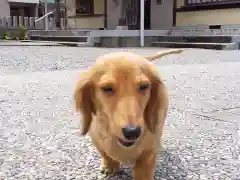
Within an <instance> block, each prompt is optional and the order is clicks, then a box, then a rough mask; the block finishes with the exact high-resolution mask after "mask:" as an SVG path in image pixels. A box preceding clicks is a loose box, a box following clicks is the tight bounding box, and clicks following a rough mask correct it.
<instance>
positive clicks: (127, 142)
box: [118, 139, 136, 147]
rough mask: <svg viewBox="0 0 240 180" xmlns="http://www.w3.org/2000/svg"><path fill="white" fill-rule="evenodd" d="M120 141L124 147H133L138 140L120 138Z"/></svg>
mask: <svg viewBox="0 0 240 180" xmlns="http://www.w3.org/2000/svg"><path fill="white" fill-rule="evenodd" d="M118 143H119V144H121V145H122V146H124V147H132V146H134V145H135V143H136V141H123V140H121V139H118Z"/></svg>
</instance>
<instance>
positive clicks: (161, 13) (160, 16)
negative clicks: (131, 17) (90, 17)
mask: <svg viewBox="0 0 240 180" xmlns="http://www.w3.org/2000/svg"><path fill="white" fill-rule="evenodd" d="M119 14H120V6H119V5H117V4H116V3H115V1H113V0H108V4H107V28H108V29H115V28H116V27H117V25H118V18H119ZM172 23H173V0H162V3H161V4H157V3H156V0H152V1H151V29H161V28H170V27H172Z"/></svg>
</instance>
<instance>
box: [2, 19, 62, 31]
mask: <svg viewBox="0 0 240 180" xmlns="http://www.w3.org/2000/svg"><path fill="white" fill-rule="evenodd" d="M37 18H38V17H22V16H8V17H5V16H4V17H3V16H0V28H6V29H16V28H19V27H20V26H24V27H25V28H26V29H30V30H34V29H39V30H42V29H44V28H45V20H44V19H41V20H40V21H38V22H35V20H36V19H37ZM48 22H49V23H48V29H49V30H51V29H57V27H56V20H55V19H54V18H48ZM65 22H66V19H64V18H61V23H60V28H61V29H65V27H66V26H65V24H66V23H65Z"/></svg>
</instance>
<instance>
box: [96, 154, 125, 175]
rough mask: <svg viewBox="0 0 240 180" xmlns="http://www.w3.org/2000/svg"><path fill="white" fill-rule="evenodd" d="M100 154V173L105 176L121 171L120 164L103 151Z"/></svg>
mask: <svg viewBox="0 0 240 180" xmlns="http://www.w3.org/2000/svg"><path fill="white" fill-rule="evenodd" d="M100 154H101V165H100V172H101V173H102V174H105V175H113V174H115V173H116V172H117V171H118V170H119V167H120V163H119V162H117V161H115V160H113V159H112V158H110V157H109V156H108V155H106V153H105V152H103V151H100Z"/></svg>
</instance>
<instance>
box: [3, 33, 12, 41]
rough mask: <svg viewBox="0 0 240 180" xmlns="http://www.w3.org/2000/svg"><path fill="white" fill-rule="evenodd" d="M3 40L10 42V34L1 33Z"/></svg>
mask: <svg viewBox="0 0 240 180" xmlns="http://www.w3.org/2000/svg"><path fill="white" fill-rule="evenodd" d="M3 38H4V39H5V40H10V33H9V32H8V31H5V32H4V33H3Z"/></svg>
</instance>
